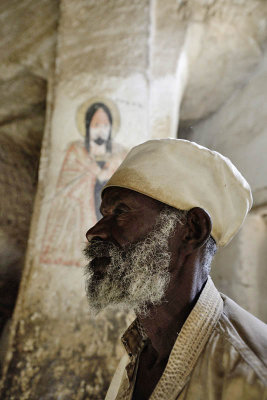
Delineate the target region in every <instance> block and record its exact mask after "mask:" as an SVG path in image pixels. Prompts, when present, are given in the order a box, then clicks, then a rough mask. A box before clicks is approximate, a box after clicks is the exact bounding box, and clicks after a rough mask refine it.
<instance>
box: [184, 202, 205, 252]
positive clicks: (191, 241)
mask: <svg viewBox="0 0 267 400" xmlns="http://www.w3.org/2000/svg"><path fill="white" fill-rule="evenodd" d="M186 226H187V229H186V233H185V235H184V241H186V242H187V245H188V246H189V247H190V248H191V249H192V250H194V249H196V248H198V247H201V246H203V244H204V243H205V242H206V241H207V239H208V238H209V236H210V233H211V229H212V222H211V218H210V216H209V214H208V213H207V212H206V211H205V210H203V208H200V207H194V208H191V210H189V211H188V213H187V223H186Z"/></svg>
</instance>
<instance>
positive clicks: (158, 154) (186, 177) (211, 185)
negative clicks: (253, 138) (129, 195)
mask: <svg viewBox="0 0 267 400" xmlns="http://www.w3.org/2000/svg"><path fill="white" fill-rule="evenodd" d="M112 186H118V187H122V188H127V189H131V190H134V191H136V192H139V193H142V194H145V195H146V196H149V197H152V198H153V199H156V200H159V201H161V202H163V203H165V204H168V205H170V206H172V207H175V208H178V209H181V210H190V209H191V208H193V207H201V208H203V209H204V210H205V211H206V212H207V213H208V214H209V215H210V217H211V220H212V231H211V235H212V236H213V238H214V239H215V240H216V243H217V244H218V245H219V246H225V245H226V244H228V243H229V242H230V240H231V239H232V238H233V236H234V235H235V234H236V233H237V231H238V230H239V229H240V227H241V225H242V223H243V221H244V219H245V217H246V215H247V213H248V211H249V210H250V208H251V206H252V194H251V189H250V186H249V184H248V183H247V181H246V180H245V178H244V177H243V176H242V175H241V173H240V172H239V171H238V170H237V168H236V167H235V166H234V165H233V164H232V162H231V161H230V160H229V159H228V158H226V157H224V156H222V155H221V154H220V153H218V152H216V151H212V150H209V149H207V148H206V147H203V146H200V145H199V144H197V143H194V142H190V141H188V140H182V139H156V140H149V141H147V142H145V143H142V144H140V145H139V146H136V147H133V148H132V150H131V151H130V152H129V153H128V154H127V156H126V158H125V159H124V161H123V162H122V163H121V165H120V166H119V168H118V169H117V170H116V171H115V173H114V174H113V175H112V177H111V178H110V180H109V181H108V182H107V184H106V185H105V187H104V189H103V190H105V189H106V188H107V187H112Z"/></svg>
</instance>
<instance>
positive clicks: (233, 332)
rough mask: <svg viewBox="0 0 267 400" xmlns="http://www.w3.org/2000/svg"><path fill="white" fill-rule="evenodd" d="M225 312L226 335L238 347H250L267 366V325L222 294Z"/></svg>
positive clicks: (223, 316) (223, 321) (222, 321)
mask: <svg viewBox="0 0 267 400" xmlns="http://www.w3.org/2000/svg"><path fill="white" fill-rule="evenodd" d="M221 297H222V299H223V303H224V305H223V313H222V316H221V319H220V321H221V323H222V326H223V327H224V329H225V335H226V336H228V339H229V340H230V341H232V342H233V343H232V344H233V345H234V346H235V347H236V349H239V350H240V351H242V352H243V351H244V347H246V348H247V349H250V350H251V352H252V353H253V354H254V356H255V358H257V359H258V360H259V361H260V362H261V363H263V364H264V365H265V366H266V367H267V325H266V324H265V323H264V322H262V321H261V320H259V319H258V318H256V317H255V316H254V315H252V314H251V313H249V312H248V311H246V310H244V309H243V308H242V307H241V306H239V305H238V304H237V303H236V302H234V301H233V300H232V299H230V298H229V297H227V296H226V295H224V294H221Z"/></svg>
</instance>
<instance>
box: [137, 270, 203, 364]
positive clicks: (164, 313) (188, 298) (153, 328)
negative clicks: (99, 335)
mask: <svg viewBox="0 0 267 400" xmlns="http://www.w3.org/2000/svg"><path fill="white" fill-rule="evenodd" d="M185 268H187V267H185ZM196 270H197V269H196ZM191 271H192V270H191ZM173 278H174V279H172V280H171V282H170V284H169V287H168V290H167V292H166V295H165V297H164V300H163V302H162V304H160V305H158V306H154V307H151V308H150V310H149V314H148V316H145V317H144V316H142V315H137V317H138V320H139V322H140V323H141V324H142V325H143V327H144V329H145V332H146V334H147V336H148V338H149V339H150V341H151V345H152V347H153V349H154V350H155V351H156V353H157V357H156V361H155V364H158V363H160V362H161V361H162V360H163V359H166V358H168V357H169V354H170V352H171V350H172V347H173V345H174V343H175V341H176V339H177V336H178V334H179V332H180V330H181V329H182V326H183V324H184V323H185V321H186V319H187V317H188V316H189V314H190V312H191V311H192V309H193V307H194V306H195V304H196V302H197V300H198V298H199V295H200V293H201V291H202V289H203V287H204V286H205V283H206V279H203V278H202V279H200V277H199V276H198V274H196V273H193V274H191V276H189V274H186V273H181V274H179V276H177V277H173Z"/></svg>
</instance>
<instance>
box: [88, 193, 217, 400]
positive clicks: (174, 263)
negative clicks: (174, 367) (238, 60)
mask: <svg viewBox="0 0 267 400" xmlns="http://www.w3.org/2000/svg"><path fill="white" fill-rule="evenodd" d="M164 206H165V204H164V203H161V202H160V201H157V200H154V199H152V198H150V197H148V196H145V195H143V194H140V193H137V192H134V191H132V190H130V189H124V188H117V187H114V188H107V189H106V190H105V191H104V193H103V198H102V204H101V207H100V211H101V213H102V215H103V218H102V219H101V220H100V221H99V222H98V223H97V224H96V225H94V226H93V227H92V228H91V229H89V230H88V232H87V233H86V237H87V239H88V240H91V239H92V238H101V239H102V240H109V241H112V242H113V243H114V244H116V245H117V246H119V247H122V248H127V246H129V245H130V244H131V243H135V242H136V241H138V240H141V239H143V238H144V237H145V236H146V235H147V234H148V233H149V232H150V231H151V230H152V228H153V227H154V226H155V223H156V220H157V217H158V215H159V213H160V211H161V210H162V209H163V207H164ZM210 233H211V219H210V217H209V215H208V214H207V213H206V212H205V211H204V210H203V209H201V208H199V207H195V208H192V209H191V210H189V212H188V215H187V221H186V223H185V224H184V225H181V224H179V223H178V224H177V225H176V228H175V231H174V234H173V235H172V236H171V237H170V239H169V250H170V252H171V262H170V274H171V280H170V283H169V286H168V288H167V291H166V293H165V296H164V299H163V301H162V303H161V304H160V305H158V306H153V307H152V306H151V307H150V309H149V311H150V312H149V315H148V316H146V317H143V316H142V315H137V317H138V319H139V321H140V322H141V324H142V325H143V327H144V329H145V331H146V334H147V336H148V338H149V340H148V344H147V346H146V347H145V348H144V350H143V351H142V353H141V356H140V361H139V367H138V371H137V377H136V383H135V388H134V393H133V399H135V400H147V399H149V397H150V396H151V394H152V392H153V390H154V388H155V386H156V384H157V383H158V381H159V379H160V377H161V375H162V374H163V371H164V369H165V367H166V364H167V362H168V358H169V355H170V352H171V349H172V347H173V345H174V343H175V341H176V339H177V335H178V333H179V332H180V330H181V328H182V326H183V324H184V322H185V320H186V319H187V317H188V315H189V314H190V312H191V310H192V308H193V307H194V305H195V303H196V301H197V299H198V297H199V295H200V293H201V290H202V288H203V286H204V284H205V282H206V280H207V274H206V273H205V272H204V270H203V268H202V260H203V257H204V251H205V243H206V241H207V239H208V237H209V235H210ZM97 261H98V262H96V264H95V265H96V268H98V269H102V270H101V271H99V272H101V273H104V271H103V268H108V264H106V263H105V262H101V261H104V260H101V259H99V260H97Z"/></svg>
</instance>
